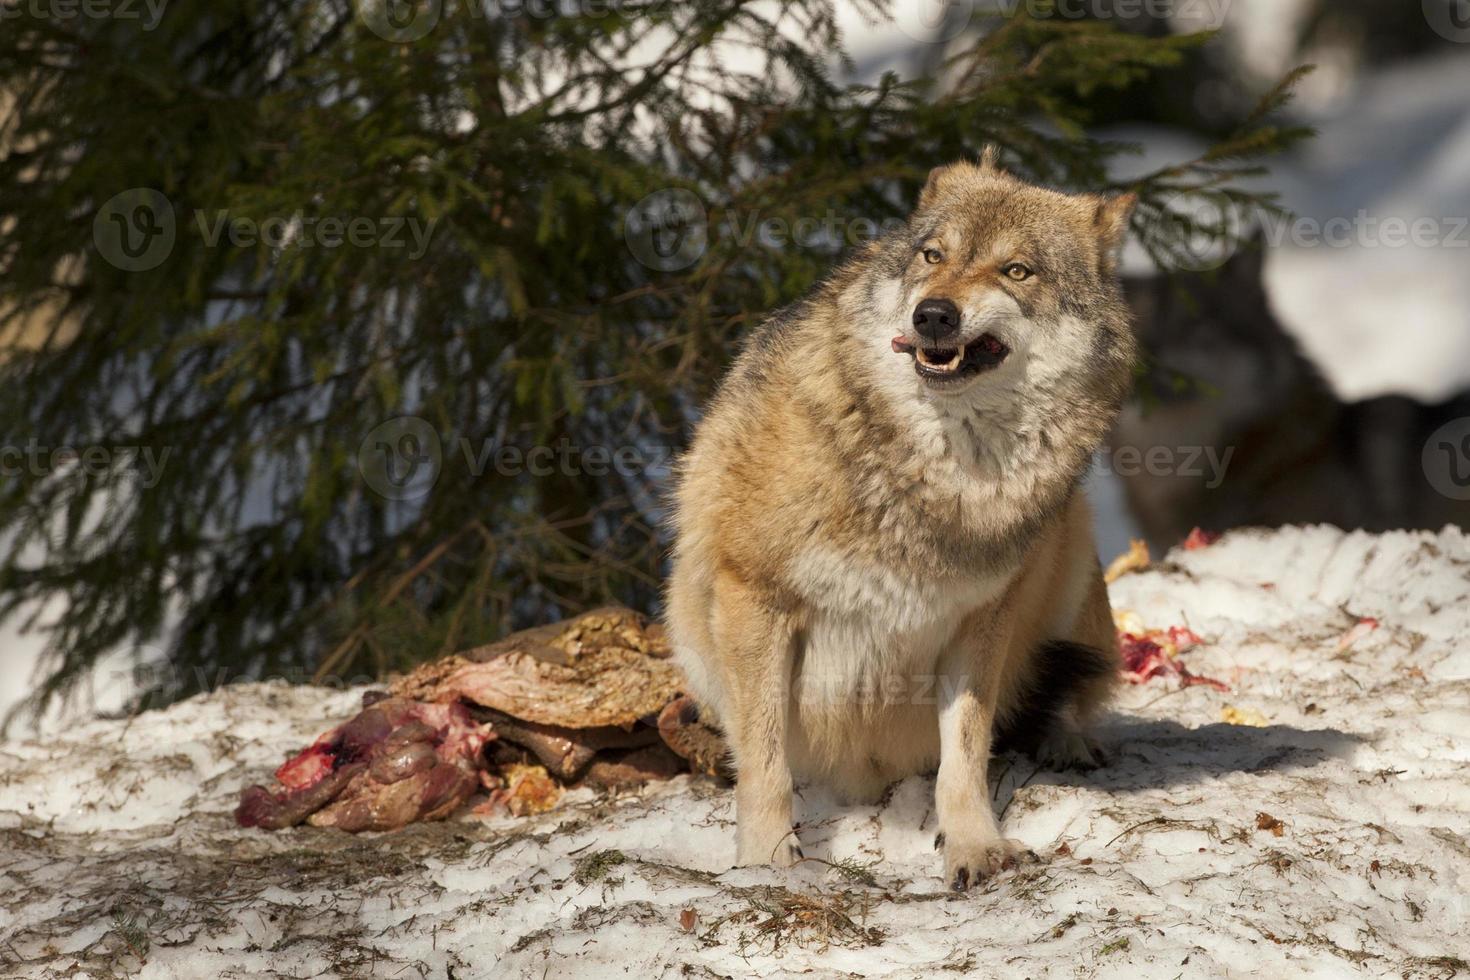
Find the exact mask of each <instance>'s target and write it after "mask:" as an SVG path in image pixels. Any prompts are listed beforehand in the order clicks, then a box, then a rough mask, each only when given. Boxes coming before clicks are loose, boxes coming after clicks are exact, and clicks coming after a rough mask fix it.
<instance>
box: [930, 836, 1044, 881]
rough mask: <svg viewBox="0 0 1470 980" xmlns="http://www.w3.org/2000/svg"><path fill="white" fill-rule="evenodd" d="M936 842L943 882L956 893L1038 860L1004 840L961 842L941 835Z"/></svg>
mask: <svg viewBox="0 0 1470 980" xmlns="http://www.w3.org/2000/svg"><path fill="white" fill-rule="evenodd" d="M938 843H939V846H940V847H942V848H944V880H945V882H946V883H947V884H948V885H949V887H950V888H952V889H954V890H955V891H957V892H962V891H966V890H967V889H969V887H970V886H971V885H978V884H980V883H981V882H983V881H985V880H986V879H987V878H990V877H991V876H993V875H996V874H999V873H1000V872H1002V871H1009V870H1010V869H1011V868H1015V867H1019V866H1020V865H1022V864H1031V863H1034V862H1036V861H1039V860H1041V859H1040V858H1038V857H1037V856H1036V852H1035V851H1030V850H1027V849H1026V848H1025V847H1024V846H1022V845H1021V844H1019V843H1018V842H1016V841H1013V840H1007V839H1005V838H1003V837H989V838H986V837H978V838H975V839H973V840H969V841H961V840H957V839H954V838H951V837H950V836H949V835H947V834H940V840H939V841H938Z"/></svg>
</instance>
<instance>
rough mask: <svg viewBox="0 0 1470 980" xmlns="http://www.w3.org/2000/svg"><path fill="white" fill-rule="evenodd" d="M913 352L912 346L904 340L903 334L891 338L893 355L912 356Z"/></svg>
mask: <svg viewBox="0 0 1470 980" xmlns="http://www.w3.org/2000/svg"><path fill="white" fill-rule="evenodd" d="M913 352H914V345H913V344H911V343H909V342H908V341H907V340H904V339H903V334H899V335H898V336H897V337H894V338H893V353H895V354H912V353H913Z"/></svg>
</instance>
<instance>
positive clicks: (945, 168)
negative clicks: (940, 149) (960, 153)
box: [919, 163, 953, 208]
mask: <svg viewBox="0 0 1470 980" xmlns="http://www.w3.org/2000/svg"><path fill="white" fill-rule="evenodd" d="M952 167H953V164H948V163H945V164H941V165H939V166H937V167H935V168H934V169H933V170H931V171H929V179H928V180H926V181H924V189H923V190H921V191H919V207H921V208H927V207H928V206H929V205H931V204H933V203H934V200H935V198H937V197H938V196H939V189H940V188H941V187H943V186H944V184H945V181H947V180H948V179H949V172H950V170H951V169H952Z"/></svg>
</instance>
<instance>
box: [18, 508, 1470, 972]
mask: <svg viewBox="0 0 1470 980" xmlns="http://www.w3.org/2000/svg"><path fill="white" fill-rule="evenodd" d="M1113 595H1114V602H1115V604H1116V605H1117V606H1119V607H1124V608H1128V609H1132V610H1134V611H1135V612H1137V613H1138V615H1139V616H1140V617H1141V618H1142V619H1143V620H1144V622H1145V623H1147V624H1148V625H1150V626H1169V625H1182V624H1185V623H1187V624H1188V625H1189V626H1191V627H1192V628H1193V629H1194V630H1196V631H1197V632H1199V633H1200V634H1202V635H1203V636H1205V637H1206V638H1207V641H1208V642H1207V643H1206V644H1205V645H1203V646H1201V647H1199V648H1196V649H1195V650H1193V651H1190V652H1189V653H1187V654H1185V660H1186V662H1187V663H1188V665H1189V666H1190V668H1191V669H1192V670H1194V671H1195V672H1196V673H1201V674H1207V675H1210V676H1213V677H1217V678H1220V679H1223V680H1225V681H1227V682H1228V683H1229V684H1230V686H1231V688H1232V690H1231V691H1230V692H1229V693H1221V692H1218V691H1215V690H1212V689H1210V688H1207V687H1202V686H1197V687H1190V688H1186V689H1176V688H1174V687H1173V686H1171V685H1169V684H1164V683H1160V682H1151V683H1150V684H1148V685H1145V686H1141V687H1130V688H1128V689H1126V690H1125V691H1124V692H1123V698H1122V700H1121V702H1120V704H1119V705H1118V710H1117V712H1116V714H1115V715H1114V716H1113V717H1111V718H1110V720H1109V721H1108V723H1107V725H1106V726H1105V729H1104V731H1103V735H1104V737H1105V740H1106V742H1107V743H1108V745H1109V746H1110V747H1111V750H1112V754H1113V757H1114V761H1113V764H1112V765H1111V766H1110V767H1109V768H1107V769H1105V770H1101V771H1099V772H1097V773H1093V774H1089V775H1082V774H1056V773H1050V772H1039V771H1037V770H1036V769H1035V768H1034V767H1033V766H1032V765H1031V764H1030V763H1029V762H1028V761H1025V760H1022V759H1019V758H1013V757H1003V758H1001V759H999V760H997V763H996V765H995V766H994V767H993V769H994V772H995V773H996V774H998V776H999V779H998V782H997V783H996V785H995V787H994V790H995V805H996V806H997V808H998V809H1000V810H1002V811H1004V824H1005V827H1006V831H1007V833H1008V834H1009V835H1011V836H1014V837H1016V838H1019V839H1020V840H1021V841H1023V842H1024V843H1025V844H1026V845H1028V846H1029V847H1031V848H1033V849H1034V850H1036V851H1037V852H1038V853H1040V854H1041V855H1043V856H1044V857H1045V858H1046V860H1045V862H1044V863H1042V864H1039V865H1036V866H1032V867H1027V868H1023V869H1021V870H1018V871H1013V872H1007V873H1004V874H1002V875H1001V876H1000V877H999V878H997V879H995V880H993V881H992V882H990V883H989V884H987V885H986V886H985V887H984V888H983V889H981V890H979V891H975V892H971V893H969V894H967V895H953V894H951V893H948V892H946V891H945V890H944V888H943V886H942V883H941V881H940V880H939V878H938V877H937V874H936V873H937V868H938V856H937V855H936V854H935V853H934V851H933V847H932V844H933V838H934V830H935V828H934V815H933V809H932V806H931V793H932V789H933V784H932V780H930V779H927V778H915V779H910V780H908V781H906V782H903V783H901V784H899V785H897V786H895V787H894V788H893V790H892V791H891V793H890V795H889V797H888V798H887V800H886V801H885V802H884V803H883V804H882V805H880V806H875V807H857V808H852V807H843V806H840V805H838V804H836V803H835V802H834V801H832V800H830V799H828V798H826V797H825V796H824V795H823V794H821V793H817V792H812V791H809V790H804V791H803V792H802V793H801V799H800V801H799V805H798V819H799V820H800V821H801V823H802V836H803V841H804V844H805V847H806V853H807V854H808V855H810V856H812V858H813V860H812V861H809V862H808V863H806V864H805V865H802V866H800V867H799V868H798V869H796V870H795V871H793V872H789V873H778V872H774V871H770V870H756V869H746V870H731V869H730V867H729V865H730V862H731V859H732V858H733V853H734V850H733V840H732V818H733V801H732V795H731V793H730V792H729V791H728V790H725V789H722V788H720V787H718V786H716V785H714V784H712V783H709V782H704V781H691V780H689V779H687V778H681V779H679V780H676V781H675V782H673V783H670V784H666V785H663V786H659V787H656V788H654V789H651V790H649V791H647V792H645V793H643V794H641V795H630V796H625V797H622V798H617V799H598V798H593V797H592V796H590V795H586V794H585V793H584V794H582V795H576V794H574V795H573V796H572V797H571V798H569V800H568V801H567V802H566V803H564V804H563V806H562V807H561V808H560V809H558V810H556V811H553V812H551V813H548V814H545V815H543V816H540V817H535V818H529V819H524V820H515V819H511V818H501V819H496V820H491V821H482V820H479V819H476V818H473V817H469V816H466V817H464V818H463V819H460V820H455V821H452V822H449V823H445V824H437V825H427V826H426V825H419V826H415V827H411V828H409V829H407V830H406V831H403V832H400V833H396V834H391V835H377V836H372V835H363V836H360V837H351V836H348V835H344V834H340V833H337V832H332V831H322V830H315V829H309V828H307V829H298V830H292V831H286V832H282V833H276V834H269V833H263V832H259V831H242V830H239V829H237V828H236V827H235V826H234V824H233V821H232V819H231V809H232V808H233V806H234V803H235V799H236V795H237V793H238V792H239V790H240V788H241V787H242V786H243V785H246V784H248V783H251V782H255V781H260V780H264V779H266V778H267V777H268V775H269V772H270V770H271V769H272V768H273V767H274V765H275V764H276V763H278V762H279V761H280V760H281V759H282V758H283V757H284V756H285V755H286V754H287V753H288V752H290V751H292V750H294V749H296V748H299V747H300V746H301V745H302V744H304V743H305V741H306V740H308V739H309V738H310V737H312V736H313V735H315V734H316V733H317V732H318V731H319V730H320V729H322V728H324V727H325V726H326V724H327V723H328V722H329V721H336V720H338V719H340V718H343V717H345V716H347V715H349V714H350V713H351V712H352V711H353V708H354V706H355V705H356V703H357V699H358V696H359V694H360V692H358V691H333V690H328V689H322V688H306V687H297V688H291V687H286V686H282V685H246V686H239V687H232V688H228V689H226V690H223V691H220V692H217V693H215V694H213V695H210V696H207V697H201V698H197V699H194V700H192V701H189V702H186V703H184V704H180V705H177V706H175V707H173V708H170V709H169V710H167V711H160V712H151V713H147V714H143V715H140V716H138V717H136V718H134V719H133V720H131V721H95V722H91V723H88V724H85V725H81V726H78V727H76V728H74V729H73V730H71V731H69V732H67V733H66V734H64V735H62V736H61V737H59V738H56V739H53V740H50V741H48V742H46V743H44V744H38V743H33V742H16V741H12V742H9V743H3V744H0V841H3V843H0V976H6V977H10V976H21V977H61V976H67V977H105V976H119V977H120V976H137V977H153V978H165V977H168V978H174V977H177V978H187V980H194V978H199V977H216V976H217V977H306V976H342V977H367V976H373V977H436V978H444V977H452V978H461V980H464V978H479V977H492V976H494V977H498V976H526V975H530V976H537V977H541V976H546V977H559V976H609V975H630V976H639V977H655V976H682V975H694V976H738V977H744V976H772V977H774V976H786V975H790V974H794V973H801V972H806V973H807V974H809V975H814V976H831V975H843V976H868V977H929V976H936V975H942V971H945V970H952V971H956V972H959V973H965V972H972V973H975V974H977V975H982V976H1033V977H1038V976H1073V975H1079V974H1080V975H1088V976H1117V977H1130V978H1132V977H1180V976H1182V977H1221V976H1246V975H1258V976H1271V977H1282V976H1291V977H1298V976H1317V977H1339V976H1346V975H1359V974H1362V975H1374V976H1389V975H1392V976H1424V977H1436V976H1443V977H1447V976H1450V975H1453V974H1454V973H1455V972H1456V971H1459V972H1460V973H1470V963H1467V961H1470V938H1467V936H1470V898H1467V891H1470V841H1467V838H1466V836H1465V835H1466V831H1467V828H1470V766H1467V763H1470V696H1467V695H1470V643H1467V641H1466V639H1465V638H1466V636H1467V635H1470V537H1467V536H1466V535H1465V534H1464V533H1463V532H1461V531H1458V530H1453V529H1451V530H1446V531H1445V532H1443V533H1441V534H1439V535H1432V534H1390V535H1386V536H1382V537H1374V536H1371V535H1365V534H1343V533H1342V532H1340V531H1336V530H1333V529H1329V528H1315V529H1300V530H1298V529H1288V530H1284V531H1280V532H1275V533H1266V532H1245V533H1236V534H1232V535H1229V536H1227V537H1226V538H1225V539H1224V540H1223V541H1221V542H1219V543H1217V544H1215V545H1213V546H1211V547H1209V548H1206V549H1204V550H1199V551H1190V552H1184V551H1177V552H1175V553H1173V554H1171V555H1170V556H1169V558H1168V560H1167V561H1165V562H1163V563H1161V564H1160V565H1157V566H1156V567H1155V568H1154V569H1153V570H1150V571H1147V572H1143V573H1138V574H1134V575H1130V576H1127V577H1125V578H1123V579H1121V580H1120V581H1119V582H1117V583H1116V584H1115V585H1114V587H1113ZM1369 618H1371V619H1374V620H1377V622H1378V623H1379V626H1378V627H1377V628H1376V629H1370V628H1368V627H1366V626H1358V628H1357V629H1356V630H1354V627H1355V626H1357V624H1359V623H1360V621H1362V620H1364V619H1369ZM1350 630H1352V631H1353V633H1352V635H1353V636H1354V637H1356V639H1355V641H1354V642H1351V643H1347V644H1345V643H1344V640H1343V638H1344V637H1345V636H1347V635H1348V634H1349V631H1350ZM1227 716H1229V717H1233V718H1234V719H1235V720H1236V721H1246V722H1254V723H1255V724H1256V725H1259V726H1262V727H1253V726H1252V725H1250V724H1230V723H1227V722H1226V721H1225V720H1224V719H1225V718H1226V717H1227ZM823 861H827V862H834V863H839V864H841V865H842V868H834V867H832V866H830V865H827V864H824V863H822V862H823Z"/></svg>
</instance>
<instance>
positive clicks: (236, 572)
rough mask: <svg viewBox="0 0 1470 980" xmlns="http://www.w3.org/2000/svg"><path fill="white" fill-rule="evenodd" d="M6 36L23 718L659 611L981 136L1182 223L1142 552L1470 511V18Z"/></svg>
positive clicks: (907, 11) (1164, 5)
mask: <svg viewBox="0 0 1470 980" xmlns="http://www.w3.org/2000/svg"><path fill="white" fill-rule="evenodd" d="M0 10H3V13H0V17H3V19H4V20H5V21H6V23H5V27H4V31H3V33H0V270H3V275H0V318H3V319H0V372H3V374H4V380H5V384H4V385H3V386H0V413H3V415H0V417H3V418H4V420H5V424H4V429H3V434H0V546H3V551H0V616H3V621H0V712H6V713H7V714H8V715H9V717H10V719H11V724H12V730H15V728H17V727H20V728H30V727H32V726H35V725H37V724H41V725H43V726H44V725H48V724H50V725H55V724H61V723H64V721H65V719H66V718H68V717H72V716H75V714H76V713H78V712H90V711H104V712H126V711H131V710H137V709H138V708H141V707H145V706H151V705H157V704H161V703H165V702H166V701H168V700H171V699H175V698H178V697H181V696H187V695H188V694H191V693H194V692H197V691H199V690H204V689H208V688H211V687H213V686H217V685H218V684H221V683H228V682H230V681H233V680H239V679H245V678H262V677H286V678H289V679H292V680H296V681H308V680H317V681H320V682H332V681H343V680H346V679H349V678H362V677H365V676H368V675H375V674H378V673H381V672H383V671H387V670H391V669H398V668H401V667H403V666H405V665H407V664H410V663H413V662H415V661H417V660H420V659H423V658H425V657H429V656H434V655H438V654H442V653H445V652H449V651H452V650H455V649H461V648H464V647H468V646H471V645H474V644H477V643H480V642H485V641H488V640H491V639H494V638H496V637H498V636H500V635H503V634H504V633H505V632H507V631H509V630H511V629H514V628H520V627H524V626H528V625H532V624H534V623H536V622H542V621H545V620H548V619H553V618H560V617H561V616H564V615H567V614H569V613H572V612H575V611H579V610H581V609H585V608H588V607H590V606H593V605H596V604H599V603H601V602H604V601H608V600H616V601H620V602H624V603H628V604H631V605H634V606H637V607H640V608H644V609H649V610H656V609H657V607H658V602H659V582H660V576H661V572H662V569H663V561H664V554H665V550H666V548H667V545H668V531H667V528H666V527H665V526H664V524H663V516H664V515H663V506H662V499H663V498H662V495H663V493H664V492H665V491H666V489H667V485H668V481H669V478H670V474H671V467H672V465H673V460H674V459H675V458H676V456H677V453H678V451H679V449H680V448H681V447H682V445H683V442H684V440H685V439H686V438H687V436H688V434H689V432H690V430H691V428H692V426H693V424H694V423H695V422H696V421H697V419H698V417H699V408H700V405H701V404H702V403H703V401H704V399H706V398H707V397H708V396H709V394H710V391H711V390H712V387H713V385H714V384H715V383H716V382H717V380H718V378H719V375H720V372H721V371H722V369H723V367H724V365H725V364H727V363H728V360H729V358H730V356H731V355H732V353H733V352H734V351H735V350H736V349H738V344H739V342H740V339H741V337H742V336H743V334H744V333H745V331H747V330H748V329H749V328H750V327H751V326H752V325H754V324H755V323H756V322H758V321H759V319H760V318H761V317H762V316H763V315H764V314H765V313H767V312H768V311H770V310H772V309H774V308H776V307H778V306H780V305H782V304H784V303H787V302H790V301H792V300H793V299H795V298H796V297H798V296H799V295H800V294H801V293H802V292H804V291H805V290H806V289H807V288H809V286H810V285H811V284H812V283H813V282H814V281H816V279H817V278H819V277H820V276H821V275H822V273H823V272H824V270H825V269H827V268H829V267H830V266H831V264H832V263H833V262H834V261H836V260H837V259H838V258H839V257H840V255H841V253H842V252H843V251H844V250H845V249H847V248H850V247H851V246H853V245H854V244H857V243H859V242H860V241H862V240H863V239H864V238H867V237H871V236H872V235H874V234H879V233H881V232H882V231H883V230H884V229H885V228H890V227H893V224H894V222H896V221H898V220H900V219H901V218H902V216H903V215H904V214H905V213H906V212H907V210H908V209H909V207H910V206H911V203H912V201H913V200H914V198H915V196H916V193H917V188H918V187H919V186H920V184H921V183H922V180H923V177H924V175H925V174H926V173H927V170H928V169H929V167H931V166H933V165H936V164H938V163H941V162H944V161H946V160H951V159H954V158H956V157H961V156H965V155H973V154H975V153H978V152H979V150H980V148H981V147H983V146H985V145H987V144H995V145H997V146H998V147H999V148H1000V149H1001V153H1002V159H1003V161H1004V162H1005V164H1006V165H1007V166H1009V167H1012V168H1013V169H1015V170H1017V171H1018V172H1021V173H1023V174H1025V175H1027V176H1029V177H1032V178H1034V179H1038V180H1043V181H1049V182H1052V183H1054V184H1057V185H1060V186H1067V187H1073V188H1086V189H1116V190H1122V189H1129V190H1134V191H1137V192H1138V193H1139V194H1140V195H1141V198H1142V204H1141V206H1140V208H1139V210H1138V214H1137V215H1136V217H1135V225H1134V235H1133V238H1132V240H1131V241H1130V243H1129V246H1128V250H1127V253H1126V256H1125V273H1126V276H1127V287H1128V292H1129V298H1130V302H1131V303H1132V305H1133V306H1134V309H1135V314H1136V322H1137V328H1138V330H1139V333H1140V336H1141V337H1142V338H1143V340H1144V345H1145V348H1146V350H1147V357H1146V360H1145V363H1144V364H1142V365H1141V366H1140V371H1139V378H1138V381H1139V384H1138V394H1137V397H1136V398H1135V400H1134V401H1133V403H1132V404H1130V406H1129V407H1128V409H1127V411H1126V413H1125V417H1124V419H1123V420H1122V422H1121V423H1120V425H1119V426H1118V429H1117V431H1116V433H1115V435H1114V437H1113V438H1112V440H1111V442H1110V444H1109V445H1108V446H1107V447H1105V449H1104V450H1103V451H1102V452H1100V453H1099V456H1098V460H1097V465H1096V466H1095V467H1094V471H1093V473H1092V475H1091V477H1090V483H1091V486H1092V489H1093V492H1094V496H1095V503H1096V505H1097V509H1098V523H1099V551H1100V553H1101V554H1102V556H1103V557H1104V559H1105V560H1106V559H1107V558H1109V557H1111V556H1112V555H1114V554H1116V553H1117V552H1119V551H1122V550H1124V549H1125V548H1126V547H1127V543H1128V540H1129V539H1130V538H1132V537H1142V538H1144V539H1146V540H1147V541H1148V543H1149V544H1150V546H1151V547H1152V548H1153V550H1154V552H1155V554H1156V555H1157V554H1160V553H1161V552H1162V551H1163V550H1165V549H1166V548H1168V547H1170V546H1172V545H1174V544H1177V543H1179V542H1180V541H1181V540H1182V539H1183V538H1184V537H1185V536H1186V535H1187V534H1188V533H1189V532H1190V531H1191V530H1192V529H1193V528H1195V527H1200V528H1203V529H1205V530H1207V531H1223V530H1226V529H1229V528H1232V527H1239V526H1249V525H1278V524H1283V523H1301V522H1318V521H1324V522H1330V523H1334V524H1337V525H1340V526H1343V527H1348V528H1363V529H1367V530H1383V529H1388V528H1439V527H1441V526H1443V525H1445V524H1447V523H1453V524H1458V525H1460V526H1465V525H1466V521H1467V519H1470V510H1467V508H1470V397H1467V395H1466V391H1467V389H1470V228H1467V224H1470V217H1467V216H1470V110H1467V107H1466V100H1465V93H1466V92H1467V91H1470V2H1467V0H1422V2H1420V0H1403V2H1389V0H1378V2H1371V0H1335V2H1329V0H1112V2H1107V0H990V2H981V0H974V2H965V0H949V2H941V0H896V2H894V3H892V4H885V3H881V2H862V0H789V2H784V3H783V2H774V0H772V2H759V3H742V2H734V0H730V2H716V0H710V2H708V3H700V4H674V3H667V2H658V0H649V2H645V0H568V2H562V0H495V2H482V3H476V4H473V5H469V6H466V5H463V4H457V3H453V2H449V0H421V2H406V0H390V2H386V3H378V2H376V0H361V2H356V3H348V2H346V0H337V2H305V0H292V2H285V0H282V2H252V3H232V2H230V0H211V2H208V3H204V2H190V0H173V2H168V3H164V2H163V0H159V2H157V3H155V4H148V3H145V2H143V0H115V2H113V0H97V2H96V3H95V4H92V5H88V6H86V7H85V9H84V8H83V7H81V6H73V5H70V4H65V3H58V2H55V0H20V2H19V3H15V4H7V5H6V6H5V7H3V8H0ZM1304 65H1313V66H1315V70H1313V71H1311V72H1310V73H1304V72H1302V71H1300V69H1301V67H1302V66H1304Z"/></svg>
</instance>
